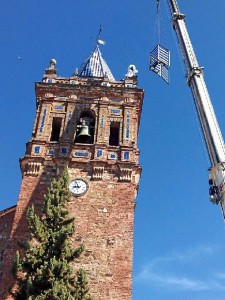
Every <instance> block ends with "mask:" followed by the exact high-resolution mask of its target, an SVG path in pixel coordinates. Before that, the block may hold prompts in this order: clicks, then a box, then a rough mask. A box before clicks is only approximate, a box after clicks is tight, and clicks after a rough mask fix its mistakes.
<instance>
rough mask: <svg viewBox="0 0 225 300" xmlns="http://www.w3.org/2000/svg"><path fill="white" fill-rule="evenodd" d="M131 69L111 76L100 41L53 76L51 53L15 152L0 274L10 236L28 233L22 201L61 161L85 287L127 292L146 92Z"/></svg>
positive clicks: (38, 194)
mask: <svg viewBox="0 0 225 300" xmlns="http://www.w3.org/2000/svg"><path fill="white" fill-rule="evenodd" d="M136 73H137V70H136V68H135V66H134V65H130V66H129V68H128V72H127V74H126V75H125V79H124V80H121V81H116V80H115V78H114V77H113V75H112V73H111V71H110V69H109V67H108V66H107V64H106V62H105V60H104V59H103V57H102V54H101V51H100V48H99V45H97V46H96V47H95V49H94V51H93V52H92V53H91V55H90V56H89V57H88V58H87V60H86V61H85V62H84V63H83V64H82V65H81V67H80V68H79V69H77V70H76V71H75V73H74V74H73V75H72V76H71V77H69V78H63V77H59V76H58V74H57V70H56V61H55V60H54V59H52V60H51V61H50V66H49V68H48V69H46V70H45V74H44V76H43V80H42V82H37V83H36V85H35V90H36V107H37V111H36V117H35V122H34V127H33V132H32V137H31V139H30V141H29V142H28V143H27V146H26V153H25V156H24V157H23V158H21V160H20V165H21V172H22V177H23V179H22V184H21V190H20V195H19V200H18V204H17V207H16V210H15V216H14V220H13V225H12V229H11V234H10V241H9V243H8V246H7V251H5V254H4V261H5V263H4V265H3V270H5V271H3V278H7V277H8V276H9V275H8V273H7V272H8V271H7V270H8V269H9V268H10V264H11V262H12V257H13V255H15V250H16V248H17V245H16V241H18V240H24V238H25V237H26V232H27V229H26V221H25V215H26V210H27V207H29V206H30V205H31V204H34V205H35V207H36V209H37V210H39V209H40V207H41V205H42V201H43V194H44V193H45V192H46V188H47V186H48V185H49V183H50V181H51V180H52V179H53V178H54V177H56V176H58V175H59V174H60V173H61V172H62V171H63V170H64V168H65V167H66V168H67V170H68V173H69V177H70V183H69V187H68V188H69V189H70V192H71V202H70V203H69V210H70V213H71V215H73V216H74V217H75V223H76V235H75V237H74V238H73V239H72V241H71V242H72V243H74V246H75V245H78V244H80V243H84V244H85V251H84V253H83V254H82V257H81V259H80V262H79V263H80V264H81V265H82V266H83V268H84V269H85V270H86V271H87V274H88V280H89V286H90V293H91V294H92V295H93V296H94V299H95V300H121V299H122V300H131V297H132V259H133V226H134V208H135V197H136V195H137V191H138V184H139V178H140V174H141V167H140V165H139V163H138V159H139V150H138V148H137V138H138V128H139V122H140V117H141V109H142V101H143V95H144V92H143V89H140V88H138V86H137V75H136ZM74 267H75V265H74ZM4 272H5V275H4ZM7 282H9V281H7V280H6V281H5V283H4V281H3V287H6V283H7Z"/></svg>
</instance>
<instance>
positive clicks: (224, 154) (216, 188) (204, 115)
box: [157, 0, 225, 219]
mask: <svg viewBox="0 0 225 300" xmlns="http://www.w3.org/2000/svg"><path fill="white" fill-rule="evenodd" d="M167 1H168V5H169V8H170V12H171V16H172V24H173V28H174V30H175V32H176V35H177V39H178V42H179V45H180V49H181V53H182V57H183V60H184V64H185V67H186V72H187V84H188V86H189V87H190V89H191V91H192V94H193V98H194V103H195V106H196V110H197V113H198V117H199V121H200V124H201V128H202V132H203V136H204V140H205V143H206V147H207V151H208V155H209V158H210V162H211V168H210V169H209V171H210V173H209V185H210V188H209V196H210V201H211V202H212V203H214V204H220V205H221V208H222V213H223V218H224V219H225V146H224V140H223V137H222V134H221V131H220V127H219V125H218V122H217V119H216V115H215V112H214V109H213V106H212V103H211V100H210V97H209V93H208V90H207V86H206V83H205V80H204V72H203V68H202V67H200V66H199V64H198V61H197V58H196V55H195V52H194V48H193V46H192V43H191V40H190V37H189V34H188V31H187V27H186V24H185V14H182V13H181V12H180V10H179V7H178V3H177V1H176V0H167ZM158 4H159V0H157V5H158Z"/></svg>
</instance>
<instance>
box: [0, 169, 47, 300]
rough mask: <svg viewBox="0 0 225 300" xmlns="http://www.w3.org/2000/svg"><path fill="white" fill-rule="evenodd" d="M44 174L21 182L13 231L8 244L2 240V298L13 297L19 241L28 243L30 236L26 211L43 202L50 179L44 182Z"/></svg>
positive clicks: (0, 293) (0, 297)
mask: <svg viewBox="0 0 225 300" xmlns="http://www.w3.org/2000/svg"><path fill="white" fill-rule="evenodd" d="M42 177H43V175H42V176H40V177H31V176H25V177H24V178H23V181H22V184H21V190H20V194H19V200H18V205H17V208H16V211H15V215H14V218H11V221H12V224H11V232H10V236H9V241H8V243H7V245H4V244H2V243H1V241H0V248H1V247H5V251H4V256H3V264H2V277H1V278H0V287H1V290H0V299H12V298H11V296H9V295H8V296H6V295H7V292H8V289H9V288H13V287H14V278H13V277H12V273H11V270H12V264H13V261H14V258H15V254H16V251H17V250H20V251H21V247H20V246H19V244H18V242H21V243H26V241H27V238H29V231H28V229H27V222H26V211H27V208H28V207H29V206H30V205H32V204H34V205H35V207H36V209H37V210H40V207H41V205H42V202H43V194H44V193H45V192H46V188H47V186H48V184H49V181H50V180H47V181H46V182H45V183H41V182H42Z"/></svg>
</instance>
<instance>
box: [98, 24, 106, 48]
mask: <svg viewBox="0 0 225 300" xmlns="http://www.w3.org/2000/svg"><path fill="white" fill-rule="evenodd" d="M101 32H102V25H101V24H100V28H99V32H98V35H97V39H96V41H97V44H99V45H105V44H106V43H105V41H103V40H101V39H100V35H101Z"/></svg>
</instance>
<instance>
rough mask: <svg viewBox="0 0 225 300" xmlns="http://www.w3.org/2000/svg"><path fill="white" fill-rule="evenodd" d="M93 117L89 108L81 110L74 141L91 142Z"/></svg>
mask: <svg viewBox="0 0 225 300" xmlns="http://www.w3.org/2000/svg"><path fill="white" fill-rule="evenodd" d="M94 132H95V117H94V115H93V113H92V112H91V111H89V110H85V111H82V112H81V114H80V117H79V122H78V124H77V131H76V138H75V143H82V144H93V143H94Z"/></svg>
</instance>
